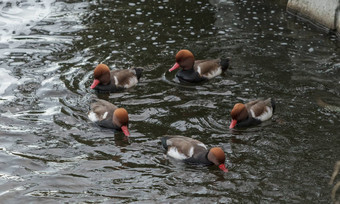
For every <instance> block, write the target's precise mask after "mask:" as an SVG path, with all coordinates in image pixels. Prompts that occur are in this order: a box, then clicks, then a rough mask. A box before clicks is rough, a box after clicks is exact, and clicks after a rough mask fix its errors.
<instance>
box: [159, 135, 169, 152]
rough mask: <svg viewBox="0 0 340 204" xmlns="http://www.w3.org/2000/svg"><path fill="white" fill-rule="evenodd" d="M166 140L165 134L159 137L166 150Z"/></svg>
mask: <svg viewBox="0 0 340 204" xmlns="http://www.w3.org/2000/svg"><path fill="white" fill-rule="evenodd" d="M167 140H168V137H167V136H164V137H162V139H161V142H162V145H163V147H164V149H166V150H168V145H167V143H166V141H167Z"/></svg>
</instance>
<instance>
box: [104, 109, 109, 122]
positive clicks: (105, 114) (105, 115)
mask: <svg viewBox="0 0 340 204" xmlns="http://www.w3.org/2000/svg"><path fill="white" fill-rule="evenodd" d="M108 113H109V112H107V111H106V112H105V113H104V114H103V120H104V119H105V118H106V117H107V114H108Z"/></svg>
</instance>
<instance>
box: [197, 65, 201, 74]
mask: <svg viewBox="0 0 340 204" xmlns="http://www.w3.org/2000/svg"><path fill="white" fill-rule="evenodd" d="M197 72H198V73H199V74H200V75H201V67H200V66H197Z"/></svg>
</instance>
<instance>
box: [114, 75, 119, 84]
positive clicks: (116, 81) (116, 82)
mask: <svg viewBox="0 0 340 204" xmlns="http://www.w3.org/2000/svg"><path fill="white" fill-rule="evenodd" d="M113 78H114V79H115V85H116V86H118V83H119V81H118V79H117V77H116V76H113Z"/></svg>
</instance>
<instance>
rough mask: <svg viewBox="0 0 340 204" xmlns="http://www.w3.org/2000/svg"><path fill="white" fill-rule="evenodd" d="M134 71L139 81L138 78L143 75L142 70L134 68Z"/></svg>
mask: <svg viewBox="0 0 340 204" xmlns="http://www.w3.org/2000/svg"><path fill="white" fill-rule="evenodd" d="M134 70H135V71H136V76H137V79H138V81H139V78H140V77H141V76H142V73H143V68H134Z"/></svg>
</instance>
